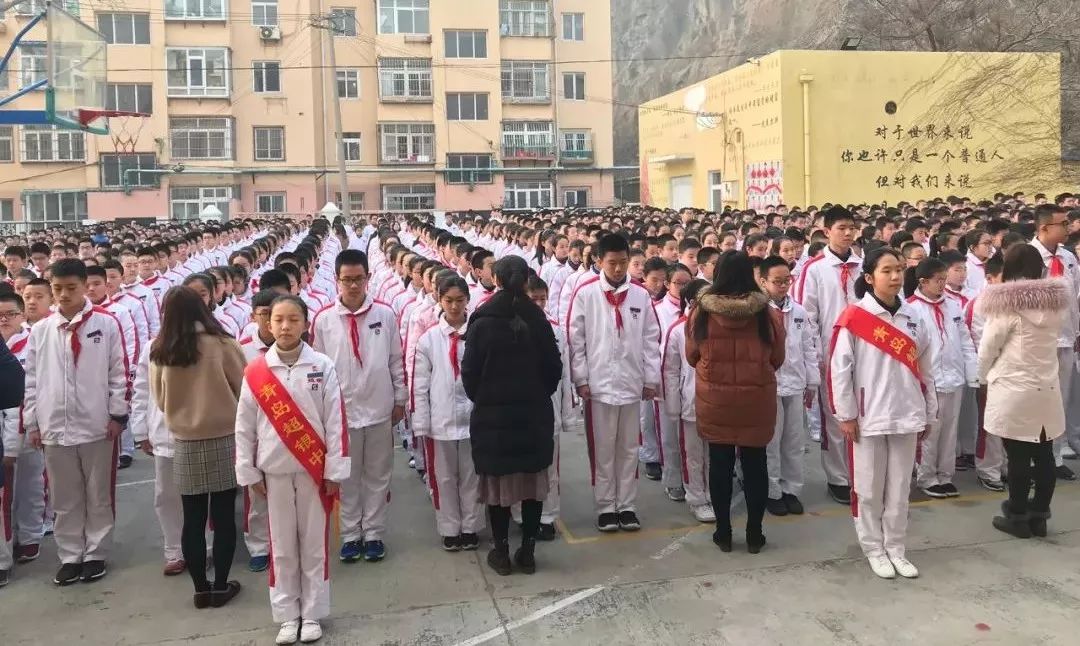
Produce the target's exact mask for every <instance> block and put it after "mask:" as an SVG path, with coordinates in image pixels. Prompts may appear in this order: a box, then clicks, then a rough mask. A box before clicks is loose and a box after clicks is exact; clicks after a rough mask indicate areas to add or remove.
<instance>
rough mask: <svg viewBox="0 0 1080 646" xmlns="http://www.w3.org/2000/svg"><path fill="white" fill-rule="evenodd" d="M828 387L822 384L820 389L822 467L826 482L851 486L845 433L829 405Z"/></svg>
mask: <svg viewBox="0 0 1080 646" xmlns="http://www.w3.org/2000/svg"><path fill="white" fill-rule="evenodd" d="M827 388H828V386H827V385H826V384H822V385H821V388H820V389H819V390H818V394H819V399H820V401H819V402H818V408H819V409H820V411H821V468H822V469H824V470H825V482H827V483H828V484H831V485H837V486H841V487H848V486H851V481H850V480H849V476H848V472H849V469H848V464H847V451H845V450H844V435H843V433H841V432H840V424H839V423H838V422H837V421H836V418H835V417H833V415H832V409H831V408H830V407H829V393H828V390H827Z"/></svg>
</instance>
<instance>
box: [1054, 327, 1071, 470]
mask: <svg viewBox="0 0 1080 646" xmlns="http://www.w3.org/2000/svg"><path fill="white" fill-rule="evenodd" d="M1057 355H1058V386H1059V387H1060V389H1061V400H1062V402H1061V403H1062V404H1063V405H1064V406H1065V419H1068V417H1069V404H1070V401H1069V400H1070V394H1071V393H1072V381H1073V374H1075V373H1076V366H1075V365H1074V364H1075V363H1076V353H1075V352H1074V351H1073V349H1072V348H1058V351H1057ZM1068 435H1069V434H1068V425H1066V432H1065V433H1063V434H1061V436H1059V437H1058V438H1057V439H1056V440H1054V466H1058V467H1060V466H1061V465H1062V464H1065V462H1064V461H1063V460H1062V458H1061V450H1062V449H1064V448H1065V444H1066V443H1067V442H1068V441H1069V438H1068Z"/></svg>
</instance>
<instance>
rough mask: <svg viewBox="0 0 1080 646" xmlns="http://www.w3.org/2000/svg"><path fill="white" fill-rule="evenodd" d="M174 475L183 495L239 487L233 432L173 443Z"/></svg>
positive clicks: (177, 440)
mask: <svg viewBox="0 0 1080 646" xmlns="http://www.w3.org/2000/svg"><path fill="white" fill-rule="evenodd" d="M172 462H173V477H174V478H175V479H176V486H177V488H178V489H179V490H180V495H182V496H195V495H199V494H207V493H213V492H215V491H228V490H229V489H235V488H236V442H235V438H234V437H233V436H232V435H226V436H225V437H215V438H214V439H211V440H181V439H176V440H175V442H174V443H173V461H172Z"/></svg>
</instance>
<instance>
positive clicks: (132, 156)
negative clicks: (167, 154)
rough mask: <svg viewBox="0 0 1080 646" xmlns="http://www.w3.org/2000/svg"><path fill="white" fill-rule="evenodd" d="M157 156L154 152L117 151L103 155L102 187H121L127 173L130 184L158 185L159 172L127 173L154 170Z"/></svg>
mask: <svg viewBox="0 0 1080 646" xmlns="http://www.w3.org/2000/svg"><path fill="white" fill-rule="evenodd" d="M156 168H157V156H156V155H154V154H153V153H117V154H112V153H110V154H108V155H102V156H101V187H102V188H121V187H123V186H124V178H125V174H126V176H127V181H128V185H129V186H157V185H158V183H159V182H158V177H159V176H158V174H157V173H126V171H128V170H154V169H156Z"/></svg>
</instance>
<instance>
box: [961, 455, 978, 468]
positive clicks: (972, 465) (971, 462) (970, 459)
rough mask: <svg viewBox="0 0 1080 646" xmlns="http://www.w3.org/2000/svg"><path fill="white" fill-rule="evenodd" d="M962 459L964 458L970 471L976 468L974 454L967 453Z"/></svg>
mask: <svg viewBox="0 0 1080 646" xmlns="http://www.w3.org/2000/svg"><path fill="white" fill-rule="evenodd" d="M961 457H962V458H964V464H965V465H967V468H968V470H969V471H970V470H971V469H974V468H975V454H974V453H965V454H964V455H962V456H961Z"/></svg>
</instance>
